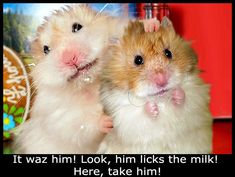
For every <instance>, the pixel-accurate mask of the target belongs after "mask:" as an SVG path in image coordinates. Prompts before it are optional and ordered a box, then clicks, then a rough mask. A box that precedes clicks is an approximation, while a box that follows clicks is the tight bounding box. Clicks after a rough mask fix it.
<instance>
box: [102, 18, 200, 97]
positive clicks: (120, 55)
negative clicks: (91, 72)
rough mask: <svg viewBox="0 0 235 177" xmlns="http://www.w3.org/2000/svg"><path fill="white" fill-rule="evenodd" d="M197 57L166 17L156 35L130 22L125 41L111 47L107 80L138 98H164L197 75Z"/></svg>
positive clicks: (140, 25) (139, 23) (105, 76)
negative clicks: (163, 96)
mask: <svg viewBox="0 0 235 177" xmlns="http://www.w3.org/2000/svg"><path fill="white" fill-rule="evenodd" d="M196 65H197V56H196V54H195V52H194V50H193V49H192V48H191V47H190V44H189V43H188V42H186V41H184V40H183V39H182V38H181V37H180V36H179V35H177V34H176V33H175V30H174V28H173V26H172V23H171V21H170V20H169V19H168V18H166V17H164V18H163V20H162V22H161V25H160V27H159V30H158V31H157V32H145V31H144V26H143V24H142V23H141V22H138V21H135V22H130V23H129V25H128V27H127V28H126V30H125V33H124V35H123V37H122V38H121V39H120V40H117V41H115V42H114V43H113V44H112V45H110V54H109V61H108V63H107V65H106V67H105V70H104V80H106V81H108V83H111V84H112V85H113V87H117V88H120V89H124V90H128V91H131V92H133V93H134V94H135V95H136V96H139V97H146V96H152V95H159V96H162V95H163V94H165V93H166V92H168V91H169V90H171V89H174V88H176V87H177V86H180V84H182V82H183V80H184V78H185V77H187V75H190V74H193V73H198V69H197V66H196Z"/></svg>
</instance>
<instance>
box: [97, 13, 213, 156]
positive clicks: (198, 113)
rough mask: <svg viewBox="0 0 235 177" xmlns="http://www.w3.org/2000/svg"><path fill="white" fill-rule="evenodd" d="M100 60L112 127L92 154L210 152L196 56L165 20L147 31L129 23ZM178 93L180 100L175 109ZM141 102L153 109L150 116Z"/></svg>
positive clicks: (206, 99) (206, 108) (206, 107)
mask: <svg viewBox="0 0 235 177" xmlns="http://www.w3.org/2000/svg"><path fill="white" fill-rule="evenodd" d="M105 57H106V61H107V63H106V65H105V68H104V70H103V74H102V86H101V87H102V90H101V99H102V102H103V104H104V107H105V110H106V111H107V113H108V114H109V115H110V116H111V117H112V118H113V125H114V128H113V130H112V131H111V132H110V133H109V134H108V135H107V136H106V137H105V138H104V140H103V141H102V143H101V145H100V147H99V150H98V151H97V153H153V154H157V153H163V154H164V153H165V154H168V153H211V146H212V127H211V125H212V118H211V114H210V111H209V99H210V97H209V87H208V85H207V84H205V83H204V82H203V81H202V79H200V78H199V76H198V74H199V69H198V68H197V56H196V53H195V52H194V50H193V49H192V48H191V47H190V44H189V43H188V42H186V41H184V40H183V39H182V38H181V37H180V36H179V35H177V34H176V32H175V30H174V28H173V25H172V23H171V21H170V20H169V19H168V18H166V17H164V18H163V20H162V22H161V25H160V28H159V30H158V31H157V32H151V33H146V32H144V27H143V24H142V23H140V22H138V21H136V22H130V23H129V26H128V28H127V29H126V30H125V33H124V35H123V37H122V38H121V39H120V40H117V41H116V42H115V43H113V44H112V45H110V47H109V53H108V54H107V55H106V56H105ZM175 90H178V91H179V90H181V91H180V94H179V95H180V96H179V95H178V96H179V97H178V96H176V95H177V94H178V93H175ZM182 90H183V91H182ZM178 91H177V92H178ZM182 93H183V95H185V96H183V99H185V100H184V102H183V103H182V104H181V105H175V104H174V103H178V101H175V100H174V99H175V98H179V99H181V98H182ZM175 94H176V95H175ZM147 103H153V104H156V105H157V107H158V110H157V111H158V114H157V116H155V117H154V118H153V117H151V116H150V115H149V114H147V112H146V108H145V107H146V104H147Z"/></svg>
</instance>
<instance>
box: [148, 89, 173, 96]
mask: <svg viewBox="0 0 235 177" xmlns="http://www.w3.org/2000/svg"><path fill="white" fill-rule="evenodd" d="M169 90H170V89H161V90H160V91H158V92H157V93H154V94H150V95H149V96H163V95H165V93H167V92H168V91H169Z"/></svg>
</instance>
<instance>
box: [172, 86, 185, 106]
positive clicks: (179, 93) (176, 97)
mask: <svg viewBox="0 0 235 177" xmlns="http://www.w3.org/2000/svg"><path fill="white" fill-rule="evenodd" d="M172 101H173V104H174V105H182V104H183V103H184V101H185V93H184V90H183V89H182V88H176V89H174V90H173V93H172Z"/></svg>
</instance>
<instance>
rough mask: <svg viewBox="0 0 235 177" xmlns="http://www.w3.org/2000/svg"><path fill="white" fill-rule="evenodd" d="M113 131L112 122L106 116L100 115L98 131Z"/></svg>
mask: <svg viewBox="0 0 235 177" xmlns="http://www.w3.org/2000/svg"><path fill="white" fill-rule="evenodd" d="M112 129H113V120H112V118H111V117H109V116H107V115H102V116H101V119H100V131H101V132H102V133H109V132H110V131H111V130H112Z"/></svg>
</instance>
